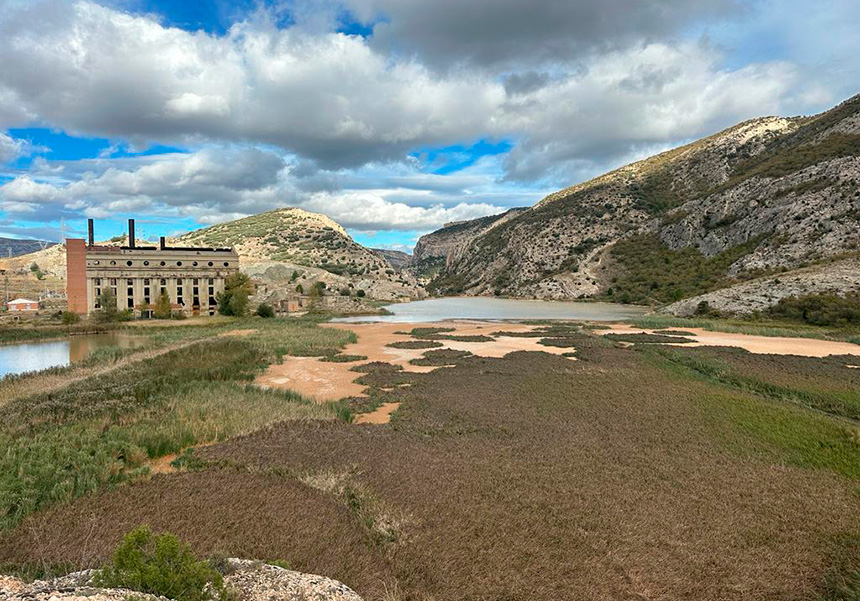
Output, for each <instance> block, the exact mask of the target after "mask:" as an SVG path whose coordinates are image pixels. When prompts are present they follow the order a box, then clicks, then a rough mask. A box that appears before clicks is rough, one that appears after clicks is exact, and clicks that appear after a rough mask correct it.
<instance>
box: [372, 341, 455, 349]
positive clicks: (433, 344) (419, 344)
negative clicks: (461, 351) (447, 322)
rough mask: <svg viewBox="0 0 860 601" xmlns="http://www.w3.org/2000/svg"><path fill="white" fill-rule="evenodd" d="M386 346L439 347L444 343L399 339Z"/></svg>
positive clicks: (404, 347) (401, 347)
mask: <svg viewBox="0 0 860 601" xmlns="http://www.w3.org/2000/svg"><path fill="white" fill-rule="evenodd" d="M385 346H388V347H391V348H399V349H422V348H439V347H441V346H443V345H442V343H441V342H436V341H435V340H397V341H395V342H390V343H388V344H386V345H385Z"/></svg>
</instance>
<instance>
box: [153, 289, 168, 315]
mask: <svg viewBox="0 0 860 601" xmlns="http://www.w3.org/2000/svg"><path fill="white" fill-rule="evenodd" d="M171 313H172V311H171V310H170V297H169V296H168V295H167V292H166V291H165V292H162V293H161V296H159V297H158V300H157V301H155V309H154V310H153V312H152V314H153V317H155V318H156V319H170V314H171Z"/></svg>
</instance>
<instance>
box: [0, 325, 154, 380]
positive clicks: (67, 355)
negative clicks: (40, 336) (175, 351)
mask: <svg viewBox="0 0 860 601" xmlns="http://www.w3.org/2000/svg"><path fill="white" fill-rule="evenodd" d="M143 344H145V341H144V340H142V339H140V338H135V337H133V336H126V335H124V334H117V333H106V334H90V335H86V336H72V337H71V338H70V339H68V340H54V341H50V342H22V343H17V344H8V345H2V346H0V377H3V376H6V375H8V374H19V373H23V372H27V371H38V370H42V369H47V368H49V367H62V366H66V365H69V364H71V363H77V362H79V361H83V360H84V359H86V358H87V357H89V356H90V355H91V354H92V353H93V352H95V351H96V350H98V349H100V348H109V347H118V348H137V347H140V346H142V345H143Z"/></svg>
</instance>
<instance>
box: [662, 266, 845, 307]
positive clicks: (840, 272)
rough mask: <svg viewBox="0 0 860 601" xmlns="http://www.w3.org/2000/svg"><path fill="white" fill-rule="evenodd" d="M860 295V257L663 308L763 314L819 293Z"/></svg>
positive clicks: (753, 281)
mask: <svg viewBox="0 0 860 601" xmlns="http://www.w3.org/2000/svg"><path fill="white" fill-rule="evenodd" d="M831 293H834V294H839V295H841V296H845V295H860V258H857V257H853V258H850V259H842V260H837V261H833V262H825V263H823V264H820V265H813V266H811V267H804V268H802V269H796V270H793V271H786V272H783V273H779V274H775V275H768V276H764V277H759V278H755V279H752V280H749V281H746V282H741V283H739V284H734V285H732V286H728V287H727V288H720V289H719V290H715V291H714V292H708V293H706V294H701V295H698V296H693V297H691V298H686V299H684V300H681V301H678V302H675V303H672V304H671V305H668V306H666V307H663V308H662V309H660V311H661V312H662V313H669V314H672V315H679V316H684V317H686V316H689V315H693V314H694V313H695V312H696V310H697V308H698V307H699V303H701V302H702V301H704V302H706V303H708V305H707V306H708V307H709V308H710V309H716V310H717V311H721V312H724V313H735V314H748V313H753V312H756V311H759V312H764V311H765V310H766V309H768V308H769V307H771V306H773V305H775V304H776V303H778V302H779V301H780V299H782V298H786V297H791V296H795V297H804V296H807V295H819V294H831Z"/></svg>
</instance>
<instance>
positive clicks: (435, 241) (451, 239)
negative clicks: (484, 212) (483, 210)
mask: <svg viewBox="0 0 860 601" xmlns="http://www.w3.org/2000/svg"><path fill="white" fill-rule="evenodd" d="M525 210H526V209H524V208H517V209H510V210H509V211H506V212H504V213H500V214H499V215H490V216H488V217H481V218H479V219H473V220H471V221H457V222H454V223H446V224H445V227H443V228H442V229H440V230H436V231H435V232H432V233H430V234H426V235H424V236H421V238H419V239H418V243H417V244H416V245H415V250H414V251H413V254H412V263H411V264H410V265H409V271H410V272H411V273H413V274H414V275H415V276H416V277H417V278H419V279H420V280H422V281H424V282H427V281H430V280H431V279H433V278H434V277H436V276H437V275H438V274H439V273H440V272H444V270H445V268H446V266H447V265H448V264H449V263H450V262H452V261H454V260H456V259H457V258H458V257H459V256H460V254H461V252H462V251H463V249H464V248H465V247H466V246H467V245H468V244H469V243H470V242H471V241H472V240H474V239H475V238H477V237H478V236H480V235H482V234H484V233H486V232H488V231H490V230H491V229H493V228H494V227H496V226H499V225H501V224H503V223H505V222H507V221H509V220H510V219H513V218H514V217H516V216H517V215H518V214H520V213H522V212H523V211H525Z"/></svg>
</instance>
